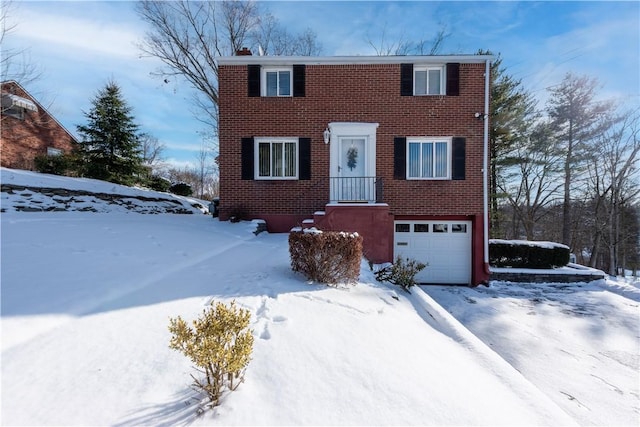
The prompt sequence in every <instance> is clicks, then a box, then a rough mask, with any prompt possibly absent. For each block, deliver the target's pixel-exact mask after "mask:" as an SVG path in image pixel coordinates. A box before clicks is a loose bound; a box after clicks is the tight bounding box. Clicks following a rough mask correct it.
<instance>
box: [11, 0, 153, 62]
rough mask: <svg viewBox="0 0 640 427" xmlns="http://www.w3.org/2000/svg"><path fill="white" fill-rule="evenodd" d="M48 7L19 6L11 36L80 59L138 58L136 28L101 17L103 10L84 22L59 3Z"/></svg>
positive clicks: (138, 33)
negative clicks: (64, 51)
mask: <svg viewBox="0 0 640 427" xmlns="http://www.w3.org/2000/svg"><path fill="white" fill-rule="evenodd" d="M48 5H49V6H50V7H47V8H46V9H42V8H38V7H28V6H29V4H28V3H26V4H22V5H20V6H21V8H20V10H17V11H16V18H17V21H18V23H17V26H16V28H15V30H14V33H13V34H12V36H13V37H19V38H22V39H24V40H25V41H26V44H27V45H29V44H31V43H30V42H32V43H36V44H39V43H46V44H48V45H50V44H55V45H57V46H56V49H65V50H67V51H69V52H74V54H75V55H78V56H79V57H81V56H82V55H85V54H91V55H98V56H105V55H106V56H111V57H120V58H122V57H126V58H137V57H138V56H139V50H138V48H137V47H136V46H135V44H134V42H135V41H137V40H140V39H141V38H142V37H143V35H144V34H143V31H141V30H140V29H139V28H136V27H134V26H132V25H130V24H129V25H127V24H126V23H125V22H118V21H117V20H113V19H111V18H110V17H109V16H108V15H107V16H105V15H103V14H100V13H99V11H100V10H102V9H98V13H96V14H95V15H94V17H93V18H91V19H87V18H86V17H82V18H81V17H75V16H73V14H66V13H64V11H65V10H66V9H67V7H64V8H62V9H60V10H59V9H58V7H57V6H58V5H60V3H59V2H55V3H54V2H51V3H48ZM62 5H63V6H64V5H65V4H64V3H63V4H62ZM67 6H68V5H67ZM127 7H130V6H129V5H127ZM84 16H87V15H84Z"/></svg>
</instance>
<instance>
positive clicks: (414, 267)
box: [374, 256, 427, 293]
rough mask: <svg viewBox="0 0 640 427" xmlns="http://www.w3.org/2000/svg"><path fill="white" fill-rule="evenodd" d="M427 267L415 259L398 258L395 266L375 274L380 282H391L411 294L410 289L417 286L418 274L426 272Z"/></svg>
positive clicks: (389, 266) (387, 267)
mask: <svg viewBox="0 0 640 427" xmlns="http://www.w3.org/2000/svg"><path fill="white" fill-rule="evenodd" d="M426 266H427V264H423V263H421V262H418V261H416V260H415V259H410V258H404V259H403V258H402V257H400V256H398V257H397V258H396V260H395V262H394V263H393V264H390V265H388V266H386V267H384V268H382V269H380V270H378V271H376V272H375V273H374V274H375V276H376V279H377V280H378V281H380V282H389V283H391V284H393V285H397V286H400V287H401V288H402V289H404V290H405V291H407V292H409V293H411V292H410V291H409V288H410V287H412V286H414V285H416V284H417V282H416V274H418V273H419V272H420V271H422V270H424V268H425V267H426Z"/></svg>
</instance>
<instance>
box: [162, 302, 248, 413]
mask: <svg viewBox="0 0 640 427" xmlns="http://www.w3.org/2000/svg"><path fill="white" fill-rule="evenodd" d="M250 319H251V314H250V313H249V311H248V310H245V309H242V308H236V306H235V301H232V302H231V304H230V305H229V306H228V307H227V306H226V305H225V304H223V303H221V302H218V303H216V304H215V305H214V303H213V302H211V306H210V307H208V308H207V309H205V310H204V311H203V313H202V316H201V317H200V318H198V319H196V320H194V321H193V328H192V327H190V326H188V325H187V323H186V322H185V321H184V320H182V318H181V317H180V316H178V317H177V318H175V319H173V318H172V319H170V325H169V331H170V332H171V333H172V335H173V336H172V337H171V342H170V344H169V347H170V348H172V349H174V350H178V351H181V352H182V353H183V354H184V355H185V356H187V357H188V358H189V359H191V362H193V364H194V365H195V366H196V370H197V371H198V372H200V373H202V374H205V376H206V378H205V380H202V379H199V378H196V377H195V376H194V375H191V378H192V379H193V388H194V389H195V390H197V391H200V392H203V393H205V394H206V395H207V396H208V397H209V400H210V406H211V407H215V406H218V405H219V404H220V398H221V397H222V393H223V392H224V390H225V389H228V390H229V391H234V390H235V389H236V388H237V387H238V386H239V385H240V383H241V382H242V381H243V380H244V372H245V369H246V367H247V365H248V364H249V361H250V360H251V352H252V350H253V335H252V334H251V331H250V330H246V329H247V328H248V326H249V320H250Z"/></svg>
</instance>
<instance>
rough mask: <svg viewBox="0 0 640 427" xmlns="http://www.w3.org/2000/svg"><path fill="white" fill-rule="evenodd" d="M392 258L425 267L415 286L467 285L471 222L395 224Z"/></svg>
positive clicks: (469, 279)
mask: <svg viewBox="0 0 640 427" xmlns="http://www.w3.org/2000/svg"><path fill="white" fill-rule="evenodd" d="M394 227H395V232H394V238H393V247H394V258H396V257H398V256H401V257H403V258H406V257H408V258H412V259H416V260H418V261H420V262H423V263H425V264H428V265H427V267H426V268H425V269H424V270H422V271H421V272H420V273H418V275H417V276H416V280H417V281H418V283H431V284H464V285H468V284H470V283H471V235H472V229H471V221H449V220H446V221H437V220H436V221H395V222H394Z"/></svg>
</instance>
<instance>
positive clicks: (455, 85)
mask: <svg viewBox="0 0 640 427" xmlns="http://www.w3.org/2000/svg"><path fill="white" fill-rule="evenodd" d="M400 95H401V96H424V95H447V96H458V95H460V64H459V63H457V62H450V63H447V64H440V65H437V64H433V65H425V64H422V65H419V64H417V65H414V64H400Z"/></svg>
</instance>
